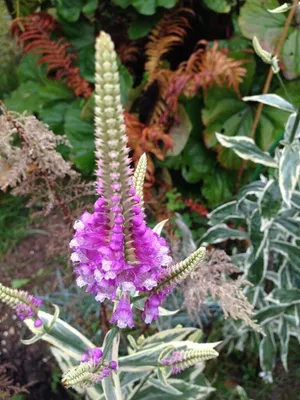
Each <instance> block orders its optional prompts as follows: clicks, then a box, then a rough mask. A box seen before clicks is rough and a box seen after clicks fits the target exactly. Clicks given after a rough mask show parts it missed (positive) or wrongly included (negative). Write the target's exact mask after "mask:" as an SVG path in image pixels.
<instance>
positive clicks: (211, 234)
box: [201, 224, 248, 244]
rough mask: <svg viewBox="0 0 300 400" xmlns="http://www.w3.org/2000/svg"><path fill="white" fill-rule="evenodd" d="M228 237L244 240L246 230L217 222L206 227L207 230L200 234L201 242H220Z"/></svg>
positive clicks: (246, 236) (246, 237)
mask: <svg viewBox="0 0 300 400" xmlns="http://www.w3.org/2000/svg"><path fill="white" fill-rule="evenodd" d="M229 239H232V240H233V239H238V240H246V239H248V235H247V233H246V232H243V231H240V230H238V229H231V228H229V227H228V226H227V225H225V224H218V225H215V226H213V227H212V228H210V229H208V231H207V232H206V233H205V234H204V235H203V236H202V238H201V243H209V244H215V243H222V242H224V241H225V240H229Z"/></svg>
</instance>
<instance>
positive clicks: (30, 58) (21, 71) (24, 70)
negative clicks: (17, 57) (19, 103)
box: [17, 52, 47, 84]
mask: <svg viewBox="0 0 300 400" xmlns="http://www.w3.org/2000/svg"><path fill="white" fill-rule="evenodd" d="M38 60H39V57H38V56H35V55H34V54H33V52H29V53H28V54H26V55H25V56H23V58H22V60H21V62H20V65H19V66H18V69H17V76H18V81H19V83H20V84H21V83H26V82H27V81H32V82H36V83H43V82H44V80H45V79H47V78H46V75H47V74H46V66H45V65H38V64H37V62H38Z"/></svg>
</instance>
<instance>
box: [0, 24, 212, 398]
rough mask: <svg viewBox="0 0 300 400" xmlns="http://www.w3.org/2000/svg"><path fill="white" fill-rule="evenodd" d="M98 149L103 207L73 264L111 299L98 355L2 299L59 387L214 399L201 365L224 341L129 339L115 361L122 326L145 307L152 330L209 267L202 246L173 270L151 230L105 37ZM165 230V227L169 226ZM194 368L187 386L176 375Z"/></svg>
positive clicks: (92, 394) (188, 332)
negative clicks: (58, 378) (46, 359)
mask: <svg viewBox="0 0 300 400" xmlns="http://www.w3.org/2000/svg"><path fill="white" fill-rule="evenodd" d="M95 81H96V88H95V104H96V108H95V128H96V131H95V136H96V140H95V147H96V158H97V171H96V174H97V183H96V191H97V194H98V196H99V197H98V199H97V201H96V202H95V204H94V212H93V213H92V214H90V213H88V212H85V213H84V214H83V215H82V216H81V217H80V218H79V219H78V220H77V221H76V222H75V224H74V229H75V234H74V237H73V239H72V241H71V243H70V247H71V248H72V250H73V253H72V256H71V260H72V262H73V265H74V272H75V274H76V275H77V284H78V286H79V287H85V289H86V292H89V293H90V294H91V295H93V296H94V297H95V301H100V302H103V301H111V304H112V309H113V311H112V315H111V318H110V323H111V324H112V328H111V329H110V330H109V331H108V333H107V334H106V336H105V339H104V342H103V345H102V346H101V348H98V347H95V346H94V345H93V343H91V342H90V341H89V340H88V339H87V338H86V337H84V336H83V335H82V334H81V333H80V332H79V331H77V330H76V329H74V328H73V327H71V326H70V325H69V324H67V323H66V322H64V321H62V320H61V319H60V318H59V310H58V308H57V307H56V306H55V312H54V315H53V316H52V315H50V314H48V313H46V312H44V311H41V309H40V307H41V301H40V300H38V299H36V298H35V297H33V296H31V295H29V294H28V293H26V292H23V291H18V290H16V289H10V288H7V287H5V286H3V285H1V284H0V300H1V301H2V302H4V303H6V304H7V305H9V306H11V307H12V308H13V309H14V310H15V311H16V313H17V315H18V316H19V317H20V318H21V319H22V320H24V322H25V323H26V325H27V326H28V328H29V329H30V330H31V331H32V333H33V334H34V336H33V337H32V338H30V339H28V340H23V342H24V343H25V344H31V343H33V342H35V341H37V340H41V339H42V340H45V341H47V342H48V343H50V344H51V346H52V347H51V350H52V353H53V355H54V356H55V358H56V359H57V361H58V363H59V365H60V367H61V369H62V371H63V377H62V383H63V385H64V386H65V387H67V388H69V387H72V388H74V389H76V390H77V391H79V392H80V393H81V394H82V395H84V396H85V398H86V399H95V400H96V399H97V400H100V399H106V400H121V399H127V400H139V399H143V400H145V399H153V398H156V397H159V396H160V397H162V396H163V398H164V399H165V400H168V399H171V398H173V396H174V395H182V396H184V398H185V399H196V398H197V399H205V398H207V396H208V395H209V394H210V393H211V392H212V391H213V389H212V388H211V387H210V386H209V384H208V383H207V382H206V381H205V379H203V376H201V372H202V369H203V362H202V361H204V360H208V359H211V358H214V357H216V356H217V355H218V353H217V351H216V350H215V347H216V346H217V344H218V343H209V344H207V343H206V344H203V343H199V341H200V339H201V331H200V330H198V329H195V328H183V327H177V328H174V329H171V330H166V331H163V332H159V333H157V334H155V335H153V336H150V337H147V338H145V337H143V336H142V337H139V339H138V340H137V341H136V340H135V339H134V338H133V337H132V336H130V335H127V338H128V342H129V344H130V347H128V355H126V356H122V357H119V341H120V335H121V334H123V332H124V331H122V329H123V328H133V326H134V319H133V318H134V317H135V315H134V313H133V310H134V309H135V308H137V309H142V310H143V313H142V318H143V319H144V321H145V323H146V324H150V323H152V321H153V320H156V319H157V318H158V317H159V316H162V315H168V314H169V315H170V314H171V312H168V311H167V310H164V309H163V308H162V307H161V303H162V301H163V300H164V299H165V297H166V296H167V295H168V294H169V293H170V292H171V291H172V289H173V288H174V287H175V286H176V285H177V284H178V283H180V282H181V281H182V280H183V279H185V278H186V277H187V276H188V275H189V274H190V273H191V272H192V271H193V270H195V269H196V268H197V267H198V265H199V262H200V261H201V260H202V259H203V256H204V253H205V248H203V247H201V248H200V249H198V250H196V251H195V252H194V253H192V254H191V255H190V256H189V257H188V258H187V259H186V260H184V261H182V262H179V263H177V264H172V259H171V256H170V255H169V253H170V251H169V247H168V244H167V242H166V240H165V239H164V238H162V237H161V236H160V233H161V230H162V228H163V223H160V224H158V226H157V227H156V228H154V229H151V228H149V227H148V226H147V225H146V223H145V213H144V202H143V182H144V177H145V172H146V157H145V156H142V157H141V159H140V162H139V164H138V166H137V169H136V171H135V173H133V170H132V168H131V160H130V158H129V155H128V154H129V152H130V149H129V148H128V147H127V136H126V132H125V127H124V120H123V110H122V105H121V99H120V86H119V74H118V66H117V55H116V52H115V50H114V44H113V42H112V40H111V38H110V37H109V35H107V34H106V33H104V32H101V34H100V36H99V37H98V39H97V41H96V79H95ZM164 222H165V221H164ZM195 365H197V368H196V369H195V370H194V371H193V372H192V373H189V372H188V371H185V376H186V379H185V380H182V379H175V378H172V377H171V378H170V375H171V374H175V373H178V372H181V371H183V370H185V369H187V368H189V367H192V366H195Z"/></svg>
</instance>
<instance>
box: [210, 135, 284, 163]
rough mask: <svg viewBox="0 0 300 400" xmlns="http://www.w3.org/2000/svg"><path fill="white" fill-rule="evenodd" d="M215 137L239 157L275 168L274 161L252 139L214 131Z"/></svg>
mask: <svg viewBox="0 0 300 400" xmlns="http://www.w3.org/2000/svg"><path fill="white" fill-rule="evenodd" d="M216 137H217V139H218V141H219V142H220V143H221V145H222V146H224V147H228V148H230V149H232V150H233V151H234V152H235V153H236V154H237V155H238V156H239V157H241V158H243V159H244V160H249V161H252V162H254V163H256V164H263V165H266V166H267V167H272V168H277V163H276V161H275V160H274V159H273V158H272V157H271V156H270V154H269V153H266V152H264V151H262V150H260V148H259V147H258V146H257V145H256V144H255V142H254V140H253V139H251V138H249V137H247V136H232V137H231V136H226V135H221V134H220V133H216Z"/></svg>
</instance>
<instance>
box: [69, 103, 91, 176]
mask: <svg viewBox="0 0 300 400" xmlns="http://www.w3.org/2000/svg"><path fill="white" fill-rule="evenodd" d="M82 104H83V103H82V101H81V100H80V99H77V100H76V101H74V102H73V103H72V104H71V105H70V106H69V109H68V110H67V112H66V114H65V124H64V130H65V134H66V136H67V138H68V139H69V141H70V143H71V145H72V150H71V155H70V158H71V160H72V161H73V162H74V163H75V165H76V166H77V168H79V169H80V170H81V171H82V172H83V173H85V174H90V173H91V172H92V171H93V170H94V166H95V156H94V127H93V123H92V121H87V120H83V119H82V118H81V110H82V106H81V105H82Z"/></svg>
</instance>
